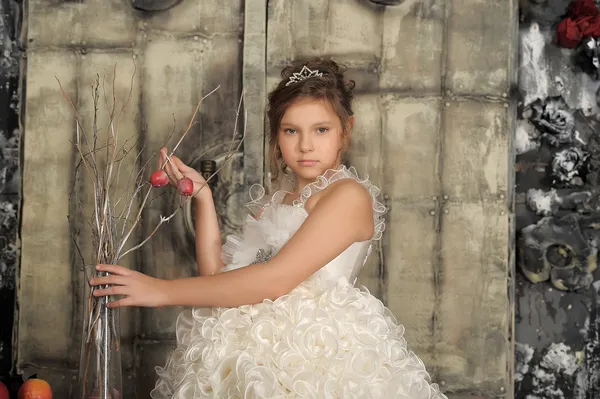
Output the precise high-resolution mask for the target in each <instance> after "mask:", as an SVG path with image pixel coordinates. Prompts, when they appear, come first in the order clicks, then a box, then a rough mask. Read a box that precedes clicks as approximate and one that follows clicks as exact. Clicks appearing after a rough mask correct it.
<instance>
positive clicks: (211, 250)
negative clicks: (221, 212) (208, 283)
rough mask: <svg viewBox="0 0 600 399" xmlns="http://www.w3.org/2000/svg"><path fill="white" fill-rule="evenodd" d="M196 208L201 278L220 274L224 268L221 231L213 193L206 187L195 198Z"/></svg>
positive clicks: (198, 261) (198, 262)
mask: <svg viewBox="0 0 600 399" xmlns="http://www.w3.org/2000/svg"><path fill="white" fill-rule="evenodd" d="M194 205H195V207H196V221H195V230H196V263H197V264H198V273H199V274H200V276H210V275H212V274H215V273H218V272H219V271H220V270H221V269H222V268H223V266H224V264H223V261H222V260H221V247H222V242H221V231H220V230H219V220H218V219H217V210H216V209H215V203H214V201H213V197H212V192H211V191H210V189H209V188H208V186H206V187H204V188H203V189H202V190H200V192H199V193H198V194H197V195H196V197H194Z"/></svg>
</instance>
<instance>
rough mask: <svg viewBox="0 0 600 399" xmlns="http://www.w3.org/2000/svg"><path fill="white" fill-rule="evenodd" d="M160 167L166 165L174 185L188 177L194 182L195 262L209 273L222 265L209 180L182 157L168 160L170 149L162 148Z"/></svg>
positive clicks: (215, 212) (201, 271)
mask: <svg viewBox="0 0 600 399" xmlns="http://www.w3.org/2000/svg"><path fill="white" fill-rule="evenodd" d="M158 164H159V166H160V165H163V164H165V172H166V173H167V175H168V176H169V180H170V182H171V184H172V185H173V186H177V181H178V180H179V179H181V178H182V177H184V176H185V177H189V178H190V179H191V180H192V182H193V183H194V189H193V192H194V193H196V194H195V195H194V198H193V201H194V205H195V207H196V215H195V216H196V222H195V226H194V227H195V231H196V242H195V244H196V245H195V246H196V263H197V265H198V273H199V274H200V275H201V276H209V275H211V274H215V273H217V272H219V271H220V270H221V269H222V268H223V266H224V265H223V261H222V260H221V245H222V244H221V231H220V230H219V220H218V219H217V211H216V209H215V203H214V201H213V198H212V193H211V190H210V188H209V186H208V185H207V184H206V180H204V178H203V177H202V175H201V174H200V173H198V171H197V170H195V169H193V168H190V167H189V166H187V165H186V164H184V163H183V162H182V161H181V159H179V158H178V157H176V156H174V155H173V156H171V157H170V160H169V161H168V162H167V149H166V148H164V147H163V148H161V150H160V159H159V161H158Z"/></svg>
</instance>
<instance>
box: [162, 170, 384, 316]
mask: <svg viewBox="0 0 600 399" xmlns="http://www.w3.org/2000/svg"><path fill="white" fill-rule="evenodd" d="M326 191H327V192H325V191H324V192H323V195H321V197H320V198H319V199H318V202H317V203H316V204H315V205H314V208H313V209H312V211H311V212H310V214H309V216H308V218H307V219H306V221H305V222H304V223H303V224H302V226H301V227H300V229H299V230H298V231H297V232H296V234H294V235H293V236H292V238H290V240H289V241H288V242H287V244H286V245H285V246H284V247H283V248H281V250H280V251H279V253H278V254H277V255H276V256H274V257H273V258H271V259H270V260H269V261H267V262H265V263H259V264H255V265H250V266H247V267H242V268H239V269H235V270H232V271H229V272H226V273H220V274H218V275H214V276H208V277H200V278H190V279H179V280H171V281H167V282H166V287H167V289H166V296H165V301H166V303H165V305H183V306H219V307H237V306H240V305H245V304H253V303H259V302H262V301H263V300H264V299H276V298H278V297H280V296H282V295H285V294H287V293H288V292H290V291H291V290H292V289H293V288H295V287H296V286H298V285H299V284H300V283H302V282H303V281H304V280H306V279H307V278H308V277H310V275H312V274H313V273H315V272H316V271H318V270H319V269H320V268H321V267H323V266H324V265H326V264H327V263H329V262H330V261H332V260H333V259H335V258H336V257H337V256H338V255H339V254H340V253H342V252H343V251H344V250H345V249H346V248H348V247H349V246H350V245H352V244H353V243H355V242H359V241H365V240H369V239H370V238H371V237H372V236H373V233H374V223H373V203H372V200H371V197H370V195H369V193H368V192H367V190H365V189H364V188H363V187H362V186H361V185H360V184H359V183H357V182H355V181H354V180H341V181H338V182H336V183H333V184H332V185H331V186H330V187H329V188H327V189H326Z"/></svg>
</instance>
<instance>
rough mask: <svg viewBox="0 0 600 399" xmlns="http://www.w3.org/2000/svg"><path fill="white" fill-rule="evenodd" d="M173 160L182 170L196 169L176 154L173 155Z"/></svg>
mask: <svg viewBox="0 0 600 399" xmlns="http://www.w3.org/2000/svg"><path fill="white" fill-rule="evenodd" d="M171 161H173V163H174V164H175V166H176V167H177V169H179V170H180V171H181V172H189V171H191V170H194V169H192V168H190V167H189V166H187V165H186V164H184V163H183V161H182V160H181V159H179V158H178V157H176V156H175V155H173V156H172V157H171Z"/></svg>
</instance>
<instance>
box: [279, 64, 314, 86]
mask: <svg viewBox="0 0 600 399" xmlns="http://www.w3.org/2000/svg"><path fill="white" fill-rule="evenodd" d="M321 76H323V72H319V70H318V69H315V70H314V71H311V70H310V69H309V68H308V67H307V66H306V65H304V66H303V67H302V70H301V71H300V72H294V73H293V74H292V76H290V79H289V80H288V82H287V83H286V84H285V85H286V86H289V85H291V84H292V83H296V82H300V81H302V80H305V79H308V78H320V77H321Z"/></svg>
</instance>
